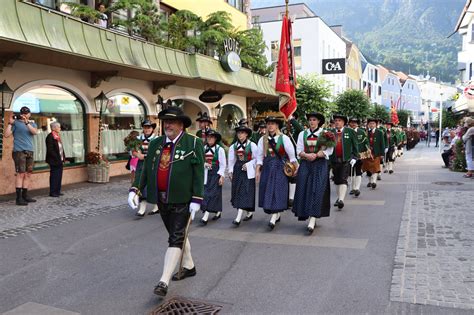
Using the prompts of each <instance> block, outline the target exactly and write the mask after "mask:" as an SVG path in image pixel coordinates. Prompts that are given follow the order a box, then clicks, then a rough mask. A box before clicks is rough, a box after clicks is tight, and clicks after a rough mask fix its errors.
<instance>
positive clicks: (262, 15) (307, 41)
mask: <svg viewBox="0 0 474 315" xmlns="http://www.w3.org/2000/svg"><path fill="white" fill-rule="evenodd" d="M289 9H290V16H296V19H295V20H294V21H293V28H292V31H293V47H294V57H295V68H296V72H297V73H298V74H301V75H303V74H312V73H314V74H320V75H322V73H323V71H322V62H323V59H332V58H345V57H346V44H345V42H344V40H343V39H342V38H341V37H340V36H339V35H338V34H337V33H336V32H335V31H334V30H333V29H331V27H330V26H328V25H327V24H326V23H325V22H324V21H323V20H322V19H321V18H319V17H318V16H316V15H315V14H314V13H312V12H311V10H309V8H307V7H306V5H303V4H301V5H294V6H289ZM284 11H285V7H284V6H278V7H269V8H259V9H252V16H253V17H254V19H255V17H259V21H258V24H257V25H256V26H258V27H260V29H261V30H262V32H263V38H264V40H265V44H266V46H267V49H266V50H265V55H266V57H267V60H268V61H269V64H275V63H276V62H277V61H278V52H279V49H280V37H281V17H282V16H283V15H281V14H280V13H281V12H283V13H284ZM278 12H279V13H278ZM305 15H312V16H305ZM300 16H303V17H300ZM270 18H274V19H273V20H270ZM323 77H324V79H326V80H327V81H328V82H329V83H330V84H331V89H332V95H333V96H334V97H335V96H337V95H338V94H340V93H342V92H344V91H345V89H346V84H347V75H346V74H345V73H344V74H329V75H323Z"/></svg>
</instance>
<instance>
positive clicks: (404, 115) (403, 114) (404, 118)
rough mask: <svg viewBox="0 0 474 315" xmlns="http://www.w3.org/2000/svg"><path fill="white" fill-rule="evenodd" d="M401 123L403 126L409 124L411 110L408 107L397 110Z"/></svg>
mask: <svg viewBox="0 0 474 315" xmlns="http://www.w3.org/2000/svg"><path fill="white" fill-rule="evenodd" d="M397 115H398V121H399V125H400V126H402V127H407V126H408V117H410V119H411V112H410V111H408V110H406V109H400V110H398V111H397Z"/></svg>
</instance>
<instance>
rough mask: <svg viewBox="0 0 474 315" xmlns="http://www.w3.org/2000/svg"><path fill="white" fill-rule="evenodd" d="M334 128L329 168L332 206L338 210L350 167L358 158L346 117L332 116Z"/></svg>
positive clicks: (353, 133) (352, 131)
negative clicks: (335, 197)
mask: <svg viewBox="0 0 474 315" xmlns="http://www.w3.org/2000/svg"><path fill="white" fill-rule="evenodd" d="M333 119H334V123H335V128H334V129H333V130H332V132H333V133H334V135H335V137H336V146H335V148H334V151H333V153H332V155H331V167H332V170H333V172H334V184H335V185H336V193H337V200H336V202H335V203H334V206H335V207H337V208H338V209H339V210H341V209H342V208H344V198H345V197H346V193H347V186H348V181H347V179H348V177H349V173H350V169H351V167H354V165H355V164H356V162H357V159H358V158H359V148H358V146H357V135H356V133H355V131H354V130H352V129H351V128H348V127H346V124H347V117H346V116H344V115H341V114H336V115H333Z"/></svg>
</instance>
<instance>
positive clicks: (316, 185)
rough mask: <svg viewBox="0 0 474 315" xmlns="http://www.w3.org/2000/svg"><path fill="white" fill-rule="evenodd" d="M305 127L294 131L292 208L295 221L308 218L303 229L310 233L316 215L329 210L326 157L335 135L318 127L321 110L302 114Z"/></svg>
mask: <svg viewBox="0 0 474 315" xmlns="http://www.w3.org/2000/svg"><path fill="white" fill-rule="evenodd" d="M306 119H307V120H308V122H309V128H308V129H306V130H304V131H301V132H300V134H299V135H298V142H297V145H296V152H297V154H298V156H299V157H300V159H301V164H300V167H299V169H298V174H297V176H296V192H295V200H294V203H293V208H292V211H293V213H294V214H295V216H296V217H298V220H299V221H306V220H308V219H309V222H308V226H307V227H306V230H307V232H308V234H312V233H313V231H314V228H315V226H316V219H318V218H321V217H329V214H330V211H331V200H330V195H331V194H330V186H331V185H330V183H329V167H328V160H329V157H330V156H331V154H332V152H333V150H334V146H335V144H336V143H335V139H334V134H333V133H332V132H330V131H326V130H324V129H323V128H322V126H323V125H324V121H325V118H324V116H323V115H322V114H320V113H316V112H312V113H309V114H306Z"/></svg>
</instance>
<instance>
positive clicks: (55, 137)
mask: <svg viewBox="0 0 474 315" xmlns="http://www.w3.org/2000/svg"><path fill="white" fill-rule="evenodd" d="M51 133H52V134H53V138H54V140H56V141H58V142H61V136H60V135H59V132H56V131H54V130H53V131H51Z"/></svg>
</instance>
